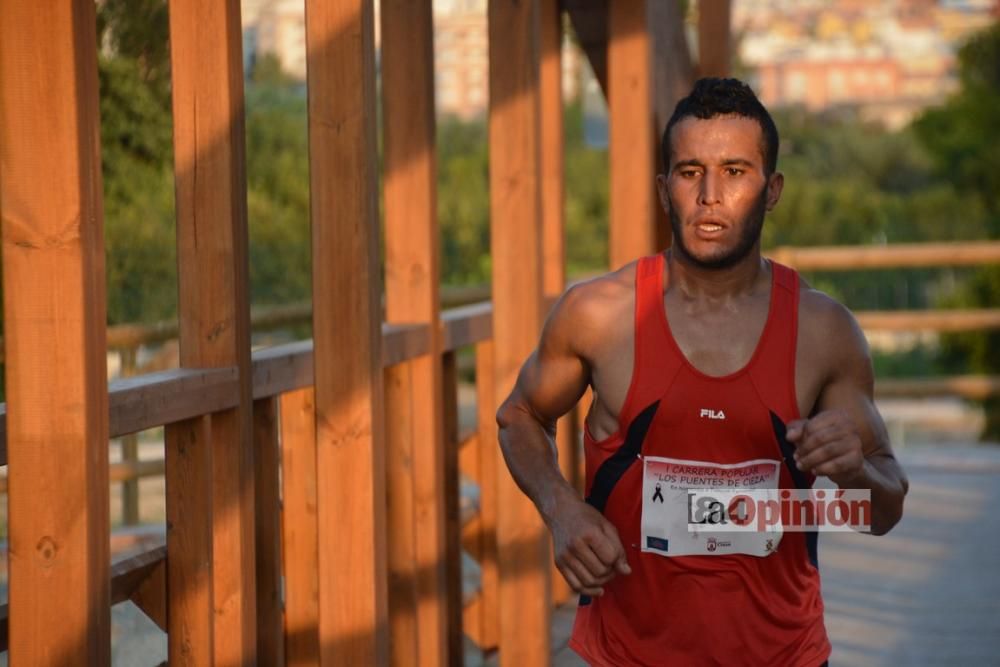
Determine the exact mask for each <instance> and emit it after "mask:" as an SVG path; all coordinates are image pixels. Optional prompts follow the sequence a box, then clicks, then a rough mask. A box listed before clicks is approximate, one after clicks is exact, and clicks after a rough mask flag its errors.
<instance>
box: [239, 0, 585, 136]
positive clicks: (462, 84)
mask: <svg viewBox="0 0 1000 667" xmlns="http://www.w3.org/2000/svg"><path fill="white" fill-rule="evenodd" d="M304 6H305V3H304V0H243V4H242V11H243V49H244V65H245V67H246V68H247V70H248V71H249V69H250V68H252V67H253V63H254V62H256V60H257V58H259V57H260V56H262V55H264V54H273V55H274V56H276V57H277V58H278V61H279V62H280V63H281V66H282V69H284V70H285V71H286V72H287V73H288V74H289V75H291V76H293V77H296V78H298V79H303V80H304V79H305V77H306V40H305V27H304V23H305V14H304ZM433 8H434V70H435V77H434V78H435V81H434V83H435V97H436V104H437V109H438V112H439V113H442V114H446V115H453V116H458V117H461V118H465V119H469V118H473V117H476V116H481V115H482V114H484V113H485V112H486V109H487V107H488V105H489V39H488V31H487V24H486V9H487V3H486V0H435V2H434V5H433ZM375 43H376V47H377V46H378V45H379V44H380V43H381V34H380V30H379V20H378V4H377V3H376V17H375ZM562 60H563V95H564V96H565V97H567V98H568V99H573V98H575V97H576V96H577V95H578V94H579V87H580V71H581V68H582V67H583V59H582V56H581V54H580V53H579V51H578V49H576V48H575V47H574V46H572V44H571V43H570V42H569V39H568V37H567V40H566V41H565V42H564V45H563V59H562Z"/></svg>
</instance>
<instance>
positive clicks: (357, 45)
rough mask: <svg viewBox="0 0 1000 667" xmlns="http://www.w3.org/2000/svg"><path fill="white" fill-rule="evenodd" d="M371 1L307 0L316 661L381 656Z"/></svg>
mask: <svg viewBox="0 0 1000 667" xmlns="http://www.w3.org/2000/svg"><path fill="white" fill-rule="evenodd" d="M373 14H374V12H373V9H372V2H371V0H306V42H307V46H308V56H307V60H308V85H309V165H310V169H309V171H310V203H311V211H310V214H311V219H312V239H313V334H314V337H315V339H314V340H315V348H314V350H315V352H314V363H315V366H316V373H315V377H316V440H317V442H316V471H317V478H318V479H317V498H318V524H319V529H318V548H319V553H321V554H323V558H322V559H320V561H319V593H320V596H319V639H320V662H321V663H322V664H324V665H332V664H334V663H336V664H345V665H384V664H386V662H387V659H388V650H387V648H388V614H387V611H388V605H387V600H386V577H385V575H386V555H385V512H386V506H385V461H384V454H385V452H384V450H383V446H384V438H383V429H384V423H383V406H382V401H383V391H382V359H381V343H382V336H381V321H380V320H381V317H380V310H379V296H380V294H381V291H382V290H381V282H382V281H381V280H380V279H379V262H378V250H379V244H378V207H377V203H376V191H377V184H376V177H375V168H376V164H377V155H376V144H375V66H374V44H373V42H374V25H373V22H374V16H373Z"/></svg>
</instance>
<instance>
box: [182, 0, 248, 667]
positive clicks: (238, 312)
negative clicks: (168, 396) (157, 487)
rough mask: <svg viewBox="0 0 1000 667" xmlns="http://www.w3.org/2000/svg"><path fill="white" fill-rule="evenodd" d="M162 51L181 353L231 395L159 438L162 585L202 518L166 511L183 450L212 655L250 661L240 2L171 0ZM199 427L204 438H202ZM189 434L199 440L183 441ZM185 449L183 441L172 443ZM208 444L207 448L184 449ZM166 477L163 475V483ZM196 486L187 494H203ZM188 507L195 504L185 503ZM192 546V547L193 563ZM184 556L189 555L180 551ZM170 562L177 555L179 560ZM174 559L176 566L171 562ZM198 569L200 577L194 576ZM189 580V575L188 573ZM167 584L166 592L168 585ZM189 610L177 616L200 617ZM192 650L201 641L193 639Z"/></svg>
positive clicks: (215, 658) (222, 661) (187, 363)
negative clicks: (168, 93)
mask: <svg viewBox="0 0 1000 667" xmlns="http://www.w3.org/2000/svg"><path fill="white" fill-rule="evenodd" d="M170 61H171V66H170V68H171V76H172V97H173V119H174V175H175V189H176V193H177V207H176V208H177V261H178V272H177V273H178V279H179V283H180V289H179V302H178V311H179V325H180V362H181V366H182V367H186V368H190V367H220V366H236V367H237V368H238V369H239V392H238V396H239V404H238V406H237V407H236V408H234V409H231V410H226V411H223V412H220V413H216V414H214V415H212V418H211V420H210V422H209V423H208V425H207V426H206V427H204V428H187V427H181V428H182V429H184V434H183V435H179V434H177V433H174V434H171V433H170V431H171V430H173V429H172V428H168V429H167V430H168V436H167V439H168V440H173V443H174V446H173V447H168V450H167V451H168V462H167V476H168V486H172V488H173V493H172V494H170V495H168V498H167V504H168V514H169V515H171V516H173V519H174V521H173V523H174V525H173V527H172V530H171V531H169V532H168V550H169V552H170V557H169V558H168V560H167V566H168V568H169V577H168V578H169V579H170V580H171V584H170V585H171V586H173V585H174V584H173V580H174V578H175V573H176V574H177V576H179V577H180V578H181V579H185V578H188V577H192V576H193V575H192V573H189V572H188V573H183V574H182V573H180V572H179V571H177V570H175V559H174V555H175V553H176V552H175V550H174V549H173V548H171V545H170V539H171V537H175V538H176V537H179V532H180V531H184V530H185V528H184V527H183V526H182V525H180V524H182V523H184V522H186V521H187V522H190V521H194V522H195V523H197V524H199V525H196V526H194V527H192V530H193V531H194V532H195V533H196V535H197V539H196V540H192V545H193V546H194V545H196V548H199V549H201V548H203V547H204V545H203V544H202V543H201V542H200V539H201V537H202V534H201V531H203V530H204V529H205V527H204V526H201V525H200V523H201V520H200V519H196V520H193V519H192V518H191V516H190V513H179V512H171V511H170V509H169V505H170V504H171V503H174V504H182V505H183V504H184V503H185V502H186V501H185V500H179V498H180V497H182V496H184V495H185V492H186V489H184V488H183V485H184V484H185V480H184V478H172V477H171V470H181V469H183V468H184V467H185V466H184V465H179V466H176V467H172V466H171V465H170V461H169V455H170V454H171V453H172V454H174V455H178V456H185V457H191V463H192V464H194V462H195V460H197V462H198V464H199V465H206V464H207V465H208V466H209V471H210V475H211V477H210V483H211V489H210V495H209V496H207V498H205V499H204V500H207V501H209V502H207V503H205V504H203V505H201V506H199V508H198V510H197V511H198V512H201V513H208V514H210V515H211V521H212V525H211V527H210V537H211V544H210V550H209V553H210V555H211V559H212V567H211V571H210V578H209V581H208V582H205V581H203V580H199V583H202V584H207V585H209V586H211V588H212V590H211V594H210V596H209V597H208V598H207V600H208V601H209V604H210V609H209V611H210V612H211V614H210V616H209V619H210V621H211V634H212V635H213V636H212V642H211V645H212V647H213V649H212V650H213V652H212V657H211V659H212V661H213V662H214V663H216V664H227V665H229V664H232V665H235V664H252V663H254V662H256V648H257V647H256V643H257V642H256V637H255V635H256V611H255V599H256V598H255V590H254V585H255V581H254V564H255V555H254V506H253V498H254V488H253V481H254V468H253V441H252V432H251V429H252V424H251V411H252V405H251V404H252V384H251V375H250V295H249V287H248V273H249V267H248V260H247V242H248V241H247V213H246V173H245V171H246V160H245V155H244V153H245V131H244V121H243V47H242V32H241V23H240V3H239V0H226V2H201V0H172V1H171V3H170ZM202 437H205V438H207V439H206V440H201V439H200V438H202ZM188 438H199V439H197V440H190V441H189V440H188ZM181 448H184V450H186V451H182V450H181ZM198 449H206V450H209V452H210V454H208V455H206V457H205V458H203V455H202V454H194V455H192V454H191V451H192V450H198ZM171 482H172V484H171ZM201 492H202V490H199V491H198V492H197V493H201ZM190 510H192V511H193V510H194V508H193V507H192V508H190ZM203 556H204V554H201V553H199V554H198V556H197V557H192V563H193V564H195V567H199V568H200V567H203V561H198V560H196V559H197V558H198V557H203ZM185 558H187V556H185ZM179 562H185V561H184V560H183V559H179ZM176 567H177V568H179V567H181V565H176ZM199 576H200V575H199ZM194 578H195V579H198V577H197V576H195V577H194ZM171 592H172V593H173V591H171ZM171 601H172V602H171V612H170V621H171V631H170V632H169V633H168V638H169V649H170V653H171V663H173V662H174V653H175V651H182V650H184V649H182V648H181V645H182V643H184V642H185V638H183V637H176V636H175V633H174V631H173V622H174V621H175V620H176V618H175V616H174V612H173V595H172V596H171ZM203 616H204V610H201V609H199V610H198V611H197V613H194V615H193V616H192V619H190V621H189V622H188V623H186V625H187V626H188V627H189V626H190V625H191V624H193V623H194V622H198V621H200V620H201V619H202V618H203ZM197 650H199V651H200V650H201V649H200V648H199V649H197Z"/></svg>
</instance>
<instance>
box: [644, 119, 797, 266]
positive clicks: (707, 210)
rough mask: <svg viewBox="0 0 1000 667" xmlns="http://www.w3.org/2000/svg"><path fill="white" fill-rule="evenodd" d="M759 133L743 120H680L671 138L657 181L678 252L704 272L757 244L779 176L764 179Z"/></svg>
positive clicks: (755, 126)
mask: <svg viewBox="0 0 1000 667" xmlns="http://www.w3.org/2000/svg"><path fill="white" fill-rule="evenodd" d="M762 145H763V132H762V131H761V128H760V125H758V124H757V122H756V121H755V120H752V119H750V118H744V117H742V116H720V117H718V118H709V119H700V118H693V117H689V118H685V119H684V120H682V121H680V122H679V123H677V125H675V126H674V128H673V130H672V132H671V147H672V151H671V153H672V154H671V156H670V165H669V168H668V171H667V174H666V175H662V174H661V175H659V176H657V178H656V184H657V188H658V190H659V193H660V202H661V204H662V205H663V208H664V210H666V212H667V214H668V215H669V217H670V225H671V228H672V230H673V234H674V239H673V243H674V246H675V248H676V250H677V251H678V252H680V253H681V254H683V255H685V256H686V257H688V258H689V259H690V260H691V261H693V262H694V263H695V264H698V265H700V266H702V267H704V268H710V269H719V268H726V267H729V266H732V265H734V264H736V263H737V262H739V261H740V260H742V259H743V258H745V257H746V256H747V255H748V254H750V252H751V251H752V250H753V249H754V247H755V246H756V245H757V243H758V242H759V240H760V231H761V227H762V226H763V224H764V214H765V212H766V211H769V210H771V209H772V208H774V206H775V205H776V204H777V203H778V198H779V197H780V196H781V187H782V185H783V182H784V181H783V177H782V175H781V174H779V173H775V174H772V175H771V177H770V178H768V177H767V175H766V173H765V168H764V155H763V152H762V150H761V148H762Z"/></svg>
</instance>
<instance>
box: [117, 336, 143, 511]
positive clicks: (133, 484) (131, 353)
mask: <svg viewBox="0 0 1000 667" xmlns="http://www.w3.org/2000/svg"><path fill="white" fill-rule="evenodd" d="M135 353H136V350H135V348H128V349H126V350H122V353H121V362H122V368H121V374H122V375H123V376H125V377H129V376H132V375H135ZM120 447H121V459H122V461H123V462H125V463H134V462H136V461H138V460H139V437H138V436H137V435H136V434H135V433H130V434H128V435H126V436H125V437H123V438H122V439H121V444H120ZM121 491H122V523H124V524H125V525H126V526H134V525H136V524H137V523H139V481H138V480H137V479H128V480H125V481H124V482H123V483H122V490H121Z"/></svg>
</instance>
